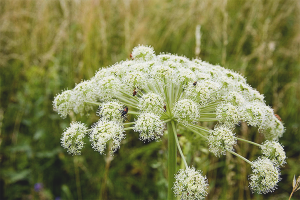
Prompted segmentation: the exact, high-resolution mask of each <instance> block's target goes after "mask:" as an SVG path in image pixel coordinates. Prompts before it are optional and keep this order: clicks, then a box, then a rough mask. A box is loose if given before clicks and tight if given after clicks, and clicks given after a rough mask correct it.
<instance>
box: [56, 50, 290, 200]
mask: <svg viewBox="0 0 300 200" xmlns="http://www.w3.org/2000/svg"><path fill="white" fill-rule="evenodd" d="M53 107H54V110H55V111H57V112H58V113H59V114H60V115H61V116H62V117H64V118H65V117H66V116H68V115H70V114H71V113H76V114H80V115H85V114H89V112H90V111H92V110H97V108H98V111H97V115H98V116H99V118H100V119H99V121H98V122H96V123H95V124H94V125H93V126H91V128H90V129H87V127H86V126H85V125H84V124H82V123H79V122H76V123H72V124H71V126H70V127H69V128H67V129H66V131H65V132H64V133H63V137H62V142H61V143H62V146H63V147H64V148H66V149H67V150H68V153H70V154H73V155H78V154H80V152H81V149H82V147H83V144H84V142H83V138H84V136H85V135H88V136H89V140H90V142H91V146H92V148H94V150H95V151H98V152H99V153H100V154H104V153H105V150H106V146H107V145H108V144H110V145H109V146H110V147H111V148H110V152H111V153H114V152H115V151H116V150H117V149H119V148H120V145H121V142H122V140H124V139H125V133H126V131H130V130H133V131H135V132H137V133H139V138H140V139H141V140H142V141H147V140H148V141H150V140H158V139H159V138H161V137H162V136H163V134H164V132H165V131H164V130H165V127H166V123H171V122H172V123H175V124H176V126H182V127H185V128H189V129H190V130H191V131H193V132H195V133H198V132H201V134H200V135H201V136H203V137H204V138H205V139H207V141H208V142H207V144H208V146H209V150H210V151H211V152H212V153H213V154H215V155H216V156H220V155H225V154H226V152H231V153H234V146H235V145H236V143H237V142H236V141H237V136H236V135H235V134H234V129H235V126H236V125H238V124H239V123H240V122H246V123H247V124H248V125H249V126H253V127H257V129H258V131H259V132H260V133H262V134H264V136H265V138H266V139H267V140H268V142H266V143H264V144H263V145H262V154H263V155H264V157H267V158H268V159H269V160H270V162H267V161H266V160H265V159H264V158H260V159H259V160H257V161H256V162H253V172H254V175H251V178H250V179H251V181H252V182H251V184H250V187H251V188H252V190H253V191H257V192H259V193H266V192H268V191H272V189H267V188H274V187H270V185H272V184H270V183H271V181H270V180H271V178H272V177H273V178H274V177H275V175H274V174H275V172H278V170H277V167H279V166H282V165H283V164H284V163H285V153H284V150H283V148H282V146H281V145H280V144H279V143H278V142H276V141H277V140H278V139H279V137H281V136H282V134H283V132H284V131H285V129H284V126H283V124H282V122H281V121H280V120H279V119H278V118H277V117H276V115H275V114H274V111H273V110H272V108H270V107H269V106H267V105H266V104H265V101H264V96H263V95H261V94H260V93H259V92H258V91H256V90H255V89H253V88H252V87H251V86H250V85H248V84H247V82H246V79H245V78H244V77H243V76H241V75H240V74H238V73H236V72H233V71H231V70H228V69H225V68H223V67H221V66H218V65H211V64H209V63H207V62H204V61H202V60H199V59H194V60H189V59H187V58H185V57H182V56H177V55H171V54H160V55H155V52H154V50H153V48H152V47H148V46H137V47H135V48H134V49H133V51H132V54H131V59H129V60H126V61H122V62H119V63H116V64H114V65H112V66H110V67H107V68H102V69H100V70H99V71H97V72H96V74H95V76H94V77H92V78H91V79H90V80H87V81H82V82H81V83H79V84H77V85H76V86H75V88H74V89H71V90H65V91H63V92H62V93H61V94H58V95H57V96H56V97H55V98H54V101H53ZM202 122H215V123H214V124H215V126H214V128H213V129H212V130H209V129H208V128H206V127H202V126H201V124H204V123H202ZM263 161H264V163H267V164H265V166H268V167H266V168H268V169H271V170H269V171H270V175H269V174H268V173H269V172H268V170H264V171H258V170H259V169H257V167H256V166H257V164H256V163H262V162H263ZM270 163H272V166H273V168H272V166H271V165H270ZM186 170H187V171H186V172H183V171H181V172H180V174H181V175H180V176H179V175H178V177H177V178H179V179H178V180H180V181H186V180H189V178H188V176H190V175H191V174H192V175H193V177H198V178H197V180H201V181H202V182H201V181H200V182H201V183H203V184H204V185H203V187H204V188H205V187H206V186H207V183H206V182H205V181H206V179H201V178H200V175H199V174H201V173H200V172H198V171H195V169H194V168H187V169H186ZM272 170H273V171H272ZM276 170H277V171H276ZM183 174H184V175H183ZM195 174H197V175H195ZM278 174H279V173H278ZM180 177H181V178H180ZM182 177H185V178H184V179H182ZM201 177H202V176H201ZM261 177H265V178H268V181H269V182H268V183H267V182H266V183H260V182H259V181H260V180H262V179H261ZM269 177H271V178H269ZM277 179H278V177H277ZM278 180H279V179H278ZM278 180H277V182H278ZM180 181H179V182H180ZM272 181H273V182H272V183H275V182H276V180H275V178H274V180H273V179H272ZM179 182H178V183H176V184H177V186H176V192H175V193H176V194H177V195H179V196H180V197H181V198H183V199H184V198H187V199H192V198H191V197H192V196H195V198H196V199H197V198H198V199H201V198H204V196H205V194H206V193H207V192H204V191H206V190H204V189H203V188H202V189H203V190H202V189H201V188H198V186H197V187H196V186H195V184H194V185H193V184H187V185H184V184H181V183H179ZM197 184H198V182H197ZM197 184H196V185H197ZM268 184H269V185H268ZM273 185H274V184H273ZM275 185H276V184H275ZM199 187H200V186H199ZM178 188H179V189H178ZM261 188H263V189H262V190H260V189H261ZM200 189H201V190H200ZM179 190H182V191H181V192H185V193H180V191H179ZM187 194H188V195H187ZM197 195H198V196H197Z"/></svg>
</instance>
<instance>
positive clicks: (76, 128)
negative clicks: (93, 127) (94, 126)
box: [61, 122, 88, 155]
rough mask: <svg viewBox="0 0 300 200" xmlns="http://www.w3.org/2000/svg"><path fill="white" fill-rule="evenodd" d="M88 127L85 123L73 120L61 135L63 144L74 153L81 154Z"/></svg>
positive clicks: (69, 151)
mask: <svg viewBox="0 0 300 200" xmlns="http://www.w3.org/2000/svg"><path fill="white" fill-rule="evenodd" d="M87 132H88V129H87V127H86V126H85V124H83V123H80V122H73V123H71V126H70V127H69V128H67V129H66V130H65V132H64V133H63V134H62V137H61V146H62V147H63V148H65V149H67V151H68V153H70V154H72V155H80V154H81V151H80V150H81V149H82V148H83V145H84V141H83V140H84V137H85V135H86V134H87Z"/></svg>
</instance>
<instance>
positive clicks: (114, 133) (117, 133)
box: [90, 120, 125, 154]
mask: <svg viewBox="0 0 300 200" xmlns="http://www.w3.org/2000/svg"><path fill="white" fill-rule="evenodd" d="M123 132H124V128H123V126H121V125H120V124H119V123H117V122H115V121H106V120H99V121H98V122H97V123H96V124H94V126H93V129H92V131H91V133H90V141H91V143H92V147H93V149H94V150H95V151H98V152H99V153H100V154H104V150H105V148H106V143H107V142H108V141H110V140H112V142H113V146H112V148H111V151H112V152H115V151H116V150H117V149H119V148H120V143H121V141H122V140H123V139H124V138H125V134H124V133H123Z"/></svg>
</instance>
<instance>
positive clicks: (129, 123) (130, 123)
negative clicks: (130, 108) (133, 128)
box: [123, 122, 135, 126]
mask: <svg viewBox="0 0 300 200" xmlns="http://www.w3.org/2000/svg"><path fill="white" fill-rule="evenodd" d="M132 124H135V122H128V123H123V125H124V126H126V125H132Z"/></svg>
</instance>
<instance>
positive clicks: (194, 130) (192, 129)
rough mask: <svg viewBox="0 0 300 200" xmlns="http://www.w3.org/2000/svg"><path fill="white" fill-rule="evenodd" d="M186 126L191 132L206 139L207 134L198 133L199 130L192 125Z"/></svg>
mask: <svg viewBox="0 0 300 200" xmlns="http://www.w3.org/2000/svg"><path fill="white" fill-rule="evenodd" d="M186 128H187V129H189V130H190V131H192V132H194V133H196V134H198V135H200V136H201V137H203V138H205V139H207V136H205V135H203V134H202V133H200V132H199V131H198V130H196V129H195V128H192V127H189V126H187V127H186Z"/></svg>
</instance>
